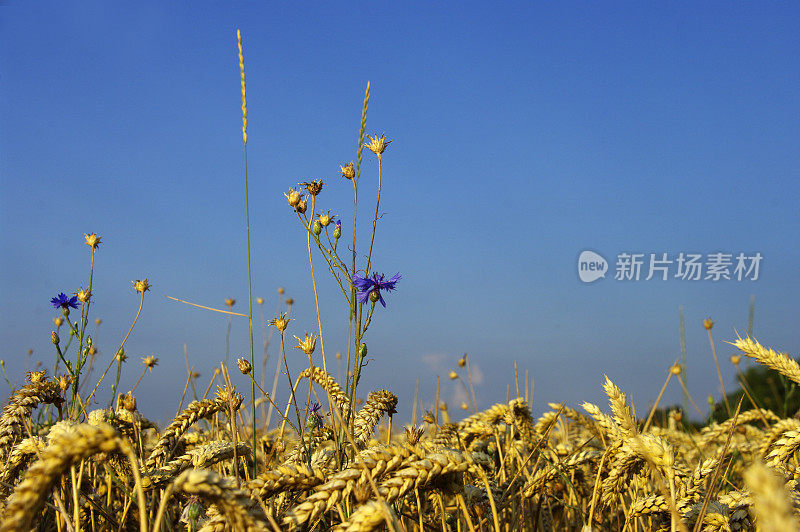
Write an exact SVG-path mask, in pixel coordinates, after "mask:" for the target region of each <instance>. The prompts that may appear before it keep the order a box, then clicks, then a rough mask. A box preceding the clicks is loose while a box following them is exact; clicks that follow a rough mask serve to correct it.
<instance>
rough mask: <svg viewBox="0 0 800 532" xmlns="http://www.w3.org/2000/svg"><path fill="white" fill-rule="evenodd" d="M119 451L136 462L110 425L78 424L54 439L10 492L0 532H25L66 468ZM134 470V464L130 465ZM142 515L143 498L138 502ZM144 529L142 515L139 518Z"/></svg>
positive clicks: (128, 448) (128, 446) (125, 444)
mask: <svg viewBox="0 0 800 532" xmlns="http://www.w3.org/2000/svg"><path fill="white" fill-rule="evenodd" d="M115 451H116V452H121V453H123V454H126V455H127V456H128V458H129V459H131V460H133V461H134V462H135V461H136V458H135V456H134V454H133V450H132V449H131V447H130V445H129V444H128V443H127V442H126V441H125V440H123V439H121V438H120V437H119V436H118V435H117V433H116V431H114V429H113V428H112V427H111V426H110V425H97V426H92V425H88V424H79V425H74V426H73V427H71V429H70V430H68V431H65V432H63V433H61V434H59V435H58V436H56V437H54V438H53V440H52V441H51V443H50V445H49V446H48V447H47V448H45V449H44V450H43V451H42V452H41V453H40V455H41V458H40V459H39V460H37V461H36V462H34V463H33V465H31V467H29V468H28V470H27V472H26V473H25V477H24V478H23V480H22V482H20V483H19V485H18V486H17V487H16V489H15V490H14V493H13V494H12V495H11V498H10V499H9V501H8V506H7V507H6V510H5V512H4V514H3V519H2V523H0V532H11V531H13V530H28V529H30V528H31V527H32V526H33V524H34V523H33V519H34V518H35V517H36V516H38V515H39V512H40V511H41V509H42V506H44V502H45V499H46V498H47V497H48V496H50V494H51V493H52V491H53V487H54V486H55V484H56V482H58V480H59V479H60V478H61V476H62V475H63V474H64V473H65V472H66V471H67V470H68V469H69V467H70V466H71V465H72V464H73V463H75V462H78V461H80V460H83V459H86V458H88V457H90V456H92V455H94V454H97V453H104V452H105V453H110V452H115ZM132 466H133V468H134V470H137V469H138V465H137V464H136V463H133V464H132ZM139 505H140V508H139V511H140V513H143V512H144V511H145V508H144V499H143V496H141V492H140V500H139ZM140 519H141V520H142V525H143V526H144V515H140Z"/></svg>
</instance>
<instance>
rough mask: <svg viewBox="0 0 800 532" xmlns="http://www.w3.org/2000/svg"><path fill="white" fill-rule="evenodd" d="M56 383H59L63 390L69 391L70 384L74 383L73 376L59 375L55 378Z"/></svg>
mask: <svg viewBox="0 0 800 532" xmlns="http://www.w3.org/2000/svg"><path fill="white" fill-rule="evenodd" d="M55 381H56V383H58V387H59V388H61V391H62V392H65V391H67V388H69V385H70V384H71V383H72V377H70V376H68V375H59V376H58V377H56V378H55Z"/></svg>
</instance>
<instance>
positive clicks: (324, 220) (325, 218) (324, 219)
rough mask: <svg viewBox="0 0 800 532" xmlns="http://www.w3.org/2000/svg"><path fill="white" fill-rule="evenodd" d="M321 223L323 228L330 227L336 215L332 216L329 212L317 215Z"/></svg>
mask: <svg viewBox="0 0 800 532" xmlns="http://www.w3.org/2000/svg"><path fill="white" fill-rule="evenodd" d="M317 217H318V220H319V223H320V225H321V226H322V227H328V226H329V225H330V224H331V222H332V221H333V219H334V218H336V215H335V214H334V215H331V211H328V212H321V213H319V214H318V215H317Z"/></svg>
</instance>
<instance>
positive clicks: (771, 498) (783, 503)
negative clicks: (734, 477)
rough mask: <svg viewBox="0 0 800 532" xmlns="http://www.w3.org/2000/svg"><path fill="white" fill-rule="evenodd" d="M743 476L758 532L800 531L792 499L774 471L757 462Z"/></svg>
mask: <svg viewBox="0 0 800 532" xmlns="http://www.w3.org/2000/svg"><path fill="white" fill-rule="evenodd" d="M743 476H744V482H745V485H746V486H747V488H748V489H749V490H750V493H751V497H752V500H753V506H752V511H753V514H754V515H755V518H756V526H757V527H758V530H781V531H784V532H798V531H800V526H798V521H797V519H796V518H795V517H794V515H793V512H792V501H791V498H790V497H789V494H788V493H787V491H786V489H785V488H784V486H783V483H782V482H781V480H780V479H779V478H778V476H777V475H776V474H775V473H774V472H773V471H770V470H769V469H768V468H767V467H766V466H765V465H764V464H762V463H760V462H755V463H754V464H753V465H752V466H750V467H749V468H748V469H747V470H746V471H745V472H744V474H743Z"/></svg>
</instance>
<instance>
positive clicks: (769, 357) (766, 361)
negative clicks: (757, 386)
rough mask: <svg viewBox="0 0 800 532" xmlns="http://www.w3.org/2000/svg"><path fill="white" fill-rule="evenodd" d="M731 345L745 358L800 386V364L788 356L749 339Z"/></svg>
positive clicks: (740, 339) (738, 340) (741, 339)
mask: <svg viewBox="0 0 800 532" xmlns="http://www.w3.org/2000/svg"><path fill="white" fill-rule="evenodd" d="M731 343H732V344H733V345H734V346H735V347H736V348H737V349H739V350H741V352H742V353H743V354H744V355H745V356H748V357H750V358H754V359H756V360H757V361H758V363H759V364H763V365H765V366H767V367H769V368H772V369H774V370H777V371H778V372H780V373H781V375H783V376H785V377H788V378H789V379H791V380H793V381H794V382H795V383H797V384H800V364H798V363H797V362H795V361H794V360H793V359H792V357H790V356H789V355H787V354H785V353H778V352H777V351H773V350H772V349H767V348H766V347H764V346H763V345H761V344H759V343H758V342H756V341H755V340H753V339H752V338H749V337H748V338H739V339H737V340H736V341H734V342H731Z"/></svg>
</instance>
